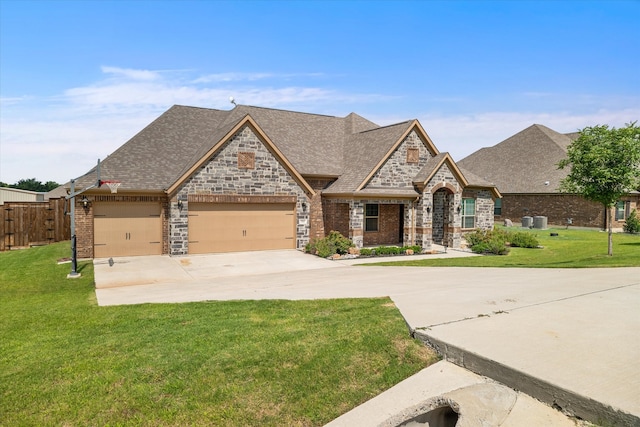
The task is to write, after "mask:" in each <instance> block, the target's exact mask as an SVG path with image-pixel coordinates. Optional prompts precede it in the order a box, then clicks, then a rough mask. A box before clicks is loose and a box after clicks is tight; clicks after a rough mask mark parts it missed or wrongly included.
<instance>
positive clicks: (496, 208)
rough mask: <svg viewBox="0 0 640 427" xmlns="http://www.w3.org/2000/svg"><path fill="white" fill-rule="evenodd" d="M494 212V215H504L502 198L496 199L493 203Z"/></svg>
mask: <svg viewBox="0 0 640 427" xmlns="http://www.w3.org/2000/svg"><path fill="white" fill-rule="evenodd" d="M493 214H494V215H502V199H496V201H495V203H494V204H493Z"/></svg>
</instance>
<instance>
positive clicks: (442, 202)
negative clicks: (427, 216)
mask: <svg viewBox="0 0 640 427" xmlns="http://www.w3.org/2000/svg"><path fill="white" fill-rule="evenodd" d="M454 204H455V193H454V192H453V191H452V190H451V189H449V188H447V187H442V188H440V189H439V190H437V191H435V192H434V193H433V222H432V224H433V234H432V235H433V242H434V243H436V244H438V245H443V246H447V247H450V246H453V232H454V216H455V214H454Z"/></svg>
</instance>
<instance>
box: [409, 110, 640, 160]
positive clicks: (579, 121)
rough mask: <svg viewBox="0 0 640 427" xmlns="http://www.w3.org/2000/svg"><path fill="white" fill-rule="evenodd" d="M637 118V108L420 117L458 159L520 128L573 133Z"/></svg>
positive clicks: (440, 146)
mask: <svg viewBox="0 0 640 427" xmlns="http://www.w3.org/2000/svg"><path fill="white" fill-rule="evenodd" d="M638 118H640V108H635V109H634V108H626V109H621V110H610V109H609V110H599V111H593V112H589V113H583V114H572V113H569V112H563V113H554V114H550V113H540V112H486V113H478V114H467V115H447V116H439V115H434V114H424V115H422V116H421V117H419V120H420V123H421V124H422V126H423V127H424V128H425V130H426V131H427V133H428V134H429V136H430V137H431V139H432V140H433V142H434V143H435V144H436V146H437V147H438V149H439V150H440V151H448V152H449V153H451V155H452V157H453V158H454V160H461V159H463V158H464V157H466V156H468V155H469V154H471V153H473V152H475V151H477V150H479V149H480V148H483V147H490V146H493V145H496V144H498V143H500V142H502V141H504V140H505V139H507V138H509V137H510V136H512V135H515V134H516V133H518V132H520V131H521V130H523V129H526V128H527V127H529V126H531V125H533V124H541V125H544V126H546V127H548V128H551V129H553V130H555V131H556V132H560V133H569V132H576V131H577V130H579V129H582V128H584V127H586V126H594V125H599V124H608V125H610V126H615V127H621V126H624V125H625V124H627V123H629V122H631V121H634V120H637V119H638Z"/></svg>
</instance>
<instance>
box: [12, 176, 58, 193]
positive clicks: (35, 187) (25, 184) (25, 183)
mask: <svg viewBox="0 0 640 427" xmlns="http://www.w3.org/2000/svg"><path fill="white" fill-rule="evenodd" d="M58 186H60V184H58V183H57V182H54V181H47V182H46V183H45V184H43V183H42V182H40V181H38V180H37V179H35V178H29V179H21V180H20V181H18V182H16V183H15V184H13V185H9V187H11V188H18V189H20V190H28V191H39V192H46V191H51V190H53V189H54V188H57V187H58Z"/></svg>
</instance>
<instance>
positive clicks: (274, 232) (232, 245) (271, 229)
mask: <svg viewBox="0 0 640 427" xmlns="http://www.w3.org/2000/svg"><path fill="white" fill-rule="evenodd" d="M295 218H296V216H295V204H294V203H193V202H191V203H189V253H190V254H205V253H219V252H240V251H261V250H268V249H295V235H296V221H295Z"/></svg>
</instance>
